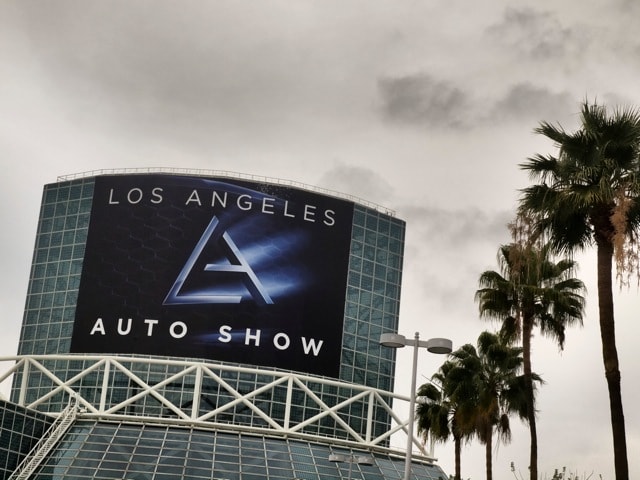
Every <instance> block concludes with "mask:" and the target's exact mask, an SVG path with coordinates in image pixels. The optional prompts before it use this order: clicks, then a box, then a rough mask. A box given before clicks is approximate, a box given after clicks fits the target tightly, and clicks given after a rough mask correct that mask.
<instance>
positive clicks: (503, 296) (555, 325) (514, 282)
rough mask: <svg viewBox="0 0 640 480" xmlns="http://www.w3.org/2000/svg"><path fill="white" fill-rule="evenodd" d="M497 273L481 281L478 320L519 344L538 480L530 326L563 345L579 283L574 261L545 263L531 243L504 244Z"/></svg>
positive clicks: (578, 303) (544, 250) (580, 304)
mask: <svg viewBox="0 0 640 480" xmlns="http://www.w3.org/2000/svg"><path fill="white" fill-rule="evenodd" d="M498 264H499V266H500V271H499V272H496V271H493V270H490V271H486V272H484V273H482V275H481V276H480V280H479V284H480V287H481V288H480V289H479V290H478V291H477V292H476V296H475V298H476V301H477V302H478V304H479V307H480V316H481V317H485V318H490V319H497V320H501V321H502V322H503V324H502V330H501V332H502V334H503V335H504V336H505V337H506V338H507V339H509V340H510V341H514V340H520V339H521V340H522V353H523V362H524V387H525V394H526V399H525V401H526V410H527V422H528V424H529V431H530V435H531V442H530V459H529V475H530V478H531V480H537V478H538V439H537V429H536V409H535V388H534V382H533V372H532V363H531V339H532V338H533V329H534V327H536V326H537V327H539V328H540V331H541V332H542V333H543V334H544V335H547V336H549V337H551V338H553V339H554V340H556V341H557V343H558V345H559V346H560V348H562V347H563V346H564V341H565V328H566V327H567V326H570V325H573V324H575V323H580V324H581V323H582V317H583V314H584V303H585V302H584V297H583V296H582V295H581V293H582V292H583V291H584V284H583V283H582V282H581V281H580V280H578V279H576V278H572V273H573V271H574V268H575V262H574V261H572V260H568V259H565V260H561V261H559V262H557V263H555V262H553V261H552V260H551V259H550V258H549V246H542V247H541V248H536V247H535V245H532V244H531V243H530V242H524V243H523V242H520V243H511V244H509V245H503V246H501V247H500V249H499V251H498Z"/></svg>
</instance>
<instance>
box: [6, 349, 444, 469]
mask: <svg viewBox="0 0 640 480" xmlns="http://www.w3.org/2000/svg"><path fill="white" fill-rule="evenodd" d="M63 366H64V367H63ZM69 366H73V368H67V367H69ZM0 367H5V368H4V369H0V387H1V386H6V385H7V384H10V383H11V382H13V391H12V398H13V399H14V401H15V402H16V403H18V404H19V405H21V406H23V407H25V408H30V409H35V410H38V411H40V412H43V413H46V414H49V415H52V416H59V415H60V410H61V409H62V407H61V406H62V405H63V402H65V401H68V399H70V398H75V399H76V400H75V401H76V402H77V405H78V407H79V408H80V410H81V413H79V414H78V416H79V417H81V418H83V419H85V418H86V419H96V420H108V421H124V422H134V423H141V422H144V423H154V422H156V423H161V424H164V425H166V424H171V425H183V426H194V427H199V428H205V429H218V430H227V431H240V432H242V431H244V432H250V433H253V434H260V435H266V436H271V437H287V438H299V439H305V440H310V441H319V442H328V441H329V442H331V443H332V444H334V445H343V446H345V447H352V448H359V449H367V450H369V451H372V452H373V451H379V452H383V453H386V454H389V455H398V456H404V455H405V451H406V449H404V448H402V447H400V446H392V443H397V445H402V444H403V443H404V442H406V438H407V437H406V434H407V431H408V428H407V427H408V420H407V417H408V411H407V412H406V416H404V415H403V416H400V415H399V414H398V413H397V411H398V410H402V409H403V406H404V407H406V406H407V405H408V403H409V398H408V397H406V396H401V395H398V394H396V393H393V392H387V391H383V390H379V389H375V388H371V387H366V386H362V385H357V384H352V383H346V382H341V381H338V380H332V379H327V378H323V377H313V376H307V375H302V374H296V373H290V372H283V371H277V370H262V369H257V368H247V367H240V366H232V365H224V364H217V363H205V362H202V363H199V362H190V361H180V360H169V359H155V358H136V357H128V356H122V357H120V356H85V355H82V356H78V355H31V356H14V357H0ZM61 371H62V372H64V375H65V378H63V377H62V376H61V373H60V372H61ZM141 372H145V373H144V374H142V373H141ZM230 378H232V379H240V378H250V379H253V380H252V382H253V383H251V382H242V381H233V380H229V379H230ZM256 379H258V380H256ZM248 383H251V388H248V387H247V384H248ZM238 385H242V389H241V388H239V387H238ZM241 390H242V391H241ZM319 391H323V392H326V391H331V392H338V393H337V394H336V395H335V396H334V397H332V398H335V402H333V403H330V402H328V401H326V398H327V397H326V395H324V394H319V393H318V392H319ZM340 392H342V393H340ZM345 392H346V394H345ZM207 395H209V396H210V397H211V398H214V399H215V401H214V402H208V401H203V399H205V400H206V397H207ZM265 399H267V400H266V401H265ZM185 400H187V401H185ZM274 405H275V406H276V407H277V408H275V409H274V408H273V407H274ZM145 406H151V407H152V408H147V407H145ZM239 408H240V409H242V411H243V412H245V413H246V414H248V415H250V416H251V418H252V421H251V422H249V423H246V422H245V423H242V422H240V421H238V418H237V417H236V412H237V411H238V409H239ZM352 409H354V410H355V411H357V412H358V414H354V413H352ZM274 411H277V415H276V414H274ZM301 411H304V413H301ZM358 415H360V418H358ZM354 418H355V420H357V421H356V422H355V423H356V424H357V425H358V427H354V426H353V424H352V420H353V419H354ZM381 418H383V419H384V422H385V423H384V425H381V424H380V422H381V421H380V419H381ZM327 424H330V425H331V430H335V432H336V433H337V434H335V435H330V434H323V432H326V431H327V429H326V425H327ZM321 425H324V429H323V428H322V427H320V426H321ZM381 426H382V427H383V428H380V427H381ZM398 435H399V437H398ZM392 436H393V437H394V442H391V441H390V440H391V438H392ZM413 445H414V447H415V449H416V450H417V451H416V452H415V454H416V459H419V460H422V461H427V462H432V461H434V460H435V458H433V454H432V452H429V453H427V451H426V450H425V447H424V445H423V443H422V441H421V440H420V439H418V438H415V437H414V439H413Z"/></svg>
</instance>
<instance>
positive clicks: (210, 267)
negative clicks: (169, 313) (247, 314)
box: [162, 216, 273, 305]
mask: <svg viewBox="0 0 640 480" xmlns="http://www.w3.org/2000/svg"><path fill="white" fill-rule="evenodd" d="M218 224H219V221H218V219H217V217H215V216H214V217H213V218H212V219H211V221H210V222H209V225H208V226H207V228H206V229H205V231H204V233H203V234H202V236H201V237H200V240H199V241H198V243H197V244H196V246H195V248H194V249H193V252H191V255H190V256H189V259H188V260H187V262H186V263H185V265H184V267H182V271H181V272H180V274H179V275H178V278H176V281H175V282H174V283H173V286H172V287H171V290H169V293H168V294H167V296H166V298H165V299H164V302H162V303H163V305H184V304H207V303H240V301H241V300H242V293H243V292H239V293H238V294H231V293H229V292H228V289H227V291H225V292H221V291H220V290H217V289H216V287H215V286H212V285H211V284H210V285H208V286H207V287H205V288H199V289H197V292H194V291H189V292H182V289H183V286H184V283H185V281H187V279H188V278H189V276H190V275H191V274H192V270H193V268H194V267H195V266H196V264H199V265H202V262H198V260H199V259H200V257H201V256H202V254H203V251H204V250H205V247H207V245H208V244H209V242H210V241H212V238H211V237H212V236H213V234H214V232H215V230H216V228H217V227H218ZM216 237H219V240H218V241H219V242H221V244H222V247H223V248H222V249H223V250H224V251H225V254H226V257H227V260H228V262H229V263H209V262H205V263H204V268H203V269H202V271H204V272H210V273H211V279H212V282H211V283H212V284H215V278H216V275H219V276H225V278H227V277H228V276H229V275H237V276H240V278H241V279H242V283H243V284H244V286H245V287H246V289H247V290H248V291H249V293H250V294H251V296H252V297H253V299H254V300H255V301H256V303H258V304H261V305H266V304H272V303H273V300H271V297H270V296H269V294H268V293H267V291H266V289H265V288H264V285H262V283H261V282H260V280H259V279H258V277H257V276H256V274H255V272H254V271H253V270H252V269H251V266H250V265H249V263H248V262H247V261H246V259H245V258H244V256H243V255H242V252H240V250H239V249H238V247H237V246H236V244H235V242H234V241H233V239H232V238H231V236H230V235H229V233H228V232H227V231H225V232H223V233H222V235H216ZM195 273H201V271H197V272H195ZM206 278H209V276H208V275H207V276H206ZM245 293H246V292H245Z"/></svg>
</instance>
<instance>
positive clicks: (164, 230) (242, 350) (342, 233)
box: [71, 174, 353, 377]
mask: <svg viewBox="0 0 640 480" xmlns="http://www.w3.org/2000/svg"><path fill="white" fill-rule="evenodd" d="M352 220H353V204H352V203H350V202H347V201H343V200H339V199H336V198H332V197H327V196H324V195H318V194H314V193H311V192H308V191H304V190H298V189H293V188H288V187H283V186H279V185H272V184H263V183H254V182H248V181H240V180H231V179H226V178H200V177H188V176H172V175H160V174H150V175H122V176H118V175H114V176H101V177H97V178H96V183H95V192H94V198H93V207H92V211H91V221H90V225H89V232H88V238H87V245H86V252H85V259H84V264H83V271H82V279H81V283H80V288H79V293H78V302H77V310H76V319H75V324H74V330H73V337H72V342H71V351H72V352H74V353H133V354H152V355H162V356H165V355H166V356H178V357H198V358H207V359H214V360H221V361H231V362H239V363H246V364H252V365H258V366H272V367H279V368H286V369H291V370H297V371H305V372H308V373H313V374H318V375H326V376H332V377H337V376H338V375H339V363H340V348H341V340H342V329H343V318H344V304H345V292H346V281H347V270H348V259H349V246H350V238H351V224H352Z"/></svg>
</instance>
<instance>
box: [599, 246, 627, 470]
mask: <svg viewBox="0 0 640 480" xmlns="http://www.w3.org/2000/svg"><path fill="white" fill-rule="evenodd" d="M596 242H597V252H598V309H599V314H600V337H601V339H602V359H603V361H604V372H605V377H606V379H607V387H608V389H609V407H610V410H611V428H612V430H613V454H614V466H615V472H616V480H629V465H628V462H627V441H626V436H625V426H624V413H623V410H622V393H621V389H620V370H619V364H618V351H617V349H616V332H615V324H614V317H613V289H612V274H611V270H612V263H613V245H612V243H611V241H610V240H609V239H598V238H596Z"/></svg>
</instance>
